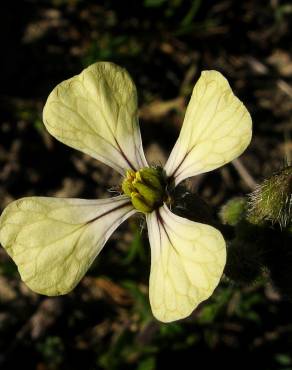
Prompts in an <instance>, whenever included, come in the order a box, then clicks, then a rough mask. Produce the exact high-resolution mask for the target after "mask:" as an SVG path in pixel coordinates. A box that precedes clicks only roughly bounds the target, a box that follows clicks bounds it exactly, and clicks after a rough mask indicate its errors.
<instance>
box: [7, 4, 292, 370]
mask: <svg viewBox="0 0 292 370" xmlns="http://www.w3.org/2000/svg"><path fill="white" fill-rule="evenodd" d="M291 40H292V3H291V2H289V1H288V0H286V1H280V0H270V1H268V0H264V1H260V0H255V1H252V0H246V1H235V0H234V1H232V0H219V1H210V0H206V1H200V0H193V1H191V0H185V1H183V0H169V1H166V0H141V1H134V0H132V1H130V0H124V1H114V0H108V1H94V0H89V1H84V0H67V1H66V0H44V1H33V0H31V1H28V0H27V1H25V0H24V1H14V2H13V1H3V3H2V4H1V12H0V45H1V58H0V63H1V64H0V65H1V74H0V208H1V210H2V209H3V208H4V207H5V206H6V205H7V204H8V203H9V202H10V201H12V200H14V199H17V198H20V197H23V196H31V195H42V196H66V197H79V198H97V197H108V196H109V195H110V194H109V193H108V189H109V188H110V187H111V186H113V185H115V184H118V183H119V181H120V179H119V176H118V175H116V174H114V173H113V172H112V171H111V169H109V168H107V167H105V166H104V165H102V164H100V163H99V162H97V161H96V160H94V159H91V158H89V157H88V156H86V155H84V154H82V153H79V152H77V151H74V150H73V149H70V148H69V147H66V146H64V145H63V144H61V143H59V142H57V141H56V140H55V139H53V138H52V137H51V136H50V135H49V134H48V133H47V132H46V130H45V128H44V126H43V124H42V108H43V105H44V103H45V100H46V98H47V96H48V94H49V93H50V91H51V90H52V88H53V87H54V86H55V85H56V84H57V83H59V82H61V81H62V80H64V79H66V78H69V77H71V76H73V75H74V74H77V73H80V71H81V70H82V69H83V68H84V67H85V66H88V65H89V64H91V63H94V62H95V61H98V60H108V61H113V62H115V63H117V64H120V65H122V66H123V67H125V68H127V70H128V71H129V72H130V74H131V75H132V77H133V79H134V81H135V82H136V85H137V89H138V94H139V106H140V123H141V131H142V137H143V143H144V146H145V151H146V155H147V158H148V159H149V161H150V162H151V163H160V162H161V163H164V161H165V158H167V156H168V154H169V152H170V150H171V148H172V146H173V144H174V142H175V140H176V138H177V135H178V132H179V129H180V126H181V124H182V121H183V116H184V112H185V109H186V105H187V102H188V99H189V97H190V93H191V91H192V88H193V86H194V83H195V81H196V80H197V78H198V77H199V75H200V71H201V70H204V69H216V70H219V71H221V72H222V73H223V74H224V75H225V76H226V77H227V78H228V80H229V81H230V84H231V86H232V87H233V89H234V91H235V92H236V94H237V96H239V98H240V99H241V100H242V101H243V102H244V103H245V104H246V106H247V108H248V109H249V111H250V113H251V115H252V118H253V123H254V135H253V140H252V143H251V145H250V146H249V148H248V149H247V150H246V152H245V153H244V155H243V156H242V157H241V158H240V159H239V161H236V162H235V163H234V164H229V165H227V166H225V167H224V168H222V169H219V170H217V171H213V172H211V173H209V174H206V175H203V176H198V177H196V178H194V179H193V180H191V181H190V186H192V187H193V188H194V189H195V190H196V191H198V193H199V194H200V195H201V196H202V197H203V198H204V200H205V201H207V202H208V203H209V204H210V205H211V206H212V207H213V208H214V212H217V211H218V210H219V208H220V206H222V205H223V204H224V202H225V201H226V200H228V199H229V198H230V197H232V196H235V195H242V194H246V193H248V192H250V191H251V190H252V189H253V187H254V184H255V183H257V182H260V181H261V180H262V179H263V178H264V177H265V176H268V175H270V174H271V173H272V172H273V171H275V170H277V169H279V168H280V167H281V166H282V165H283V164H284V163H285V162H286V161H287V160H288V161H290V156H291V148H292V141H291V138H290V136H291V134H290V131H291V129H292V118H291V117H292V114H291V113H292V43H291ZM140 228H141V220H140V219H135V218H133V219H130V220H129V221H128V222H127V223H125V224H124V225H123V226H122V227H120V228H119V229H118V231H117V232H115V233H114V235H113V236H112V238H111V240H110V241H109V242H108V243H107V245H106V247H105V249H104V250H103V252H102V254H101V255H100V257H99V258H98V259H97V260H96V262H95V263H94V265H93V266H92V268H91V269H90V271H89V273H88V274H87V275H86V277H85V278H84V279H83V280H82V282H81V283H80V284H79V285H78V287H77V288H76V289H75V290H74V291H73V292H72V293H70V294H68V295H67V296H64V297H57V298H46V297H44V296H40V295H37V294H35V293H33V292H31V291H30V290H29V289H28V288H27V287H26V286H25V285H24V284H23V283H22V282H21V281H20V279H19V275H18V272H17V269H16V267H15V265H14V263H13V262H12V261H11V260H10V259H9V257H8V256H7V254H6V253H5V251H4V249H3V248H1V250H0V369H1V370H2V369H16V368H19V367H25V369H37V370H47V369H48V370H56V369H65V370H67V369H68V370H69V369H70V370H75V369H76V370H77V369H78V370H80V369H106V370H123V369H129V370H132V369H135V370H154V369H165V368H168V367H171V366H173V367H178V366H180V367H181V368H182V369H186V370H187V369H198V368H199V369H200V368H202V367H204V368H214V367H215V366H216V367H222V368H224V369H226V370H227V369H246V368H247V367H254V368H258V369H264V370H291V369H292V320H291V312H292V306H291V303H290V302H289V300H288V299H286V298H285V297H283V296H281V295H280V294H279V293H278V292H277V291H276V290H275V289H274V288H273V287H272V286H271V285H270V284H267V283H266V282H265V281H257V282H255V283H254V284H252V285H251V286H245V287H242V286H236V285H234V284H232V283H231V282H228V281H227V279H223V281H222V283H221V285H220V286H219V287H218V289H217V290H216V293H215V294H214V295H213V296H212V297H211V298H210V299H209V300H208V301H207V302H206V303H204V304H202V305H200V307H199V309H197V310H196V311H195V312H194V313H193V315H192V316H191V317H190V318H188V319H186V320H183V321H182V322H177V323H172V324H167V325H166V324H160V323H159V322H157V321H156V320H155V319H154V318H153V316H152V314H151V311H150V308H149V302H148V276H149V268H150V258H149V257H150V253H149V245H148V241H147V234H146V232H143V233H142V234H141V233H140ZM291 283H292V282H291Z"/></svg>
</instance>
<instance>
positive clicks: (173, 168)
mask: <svg viewBox="0 0 292 370" xmlns="http://www.w3.org/2000/svg"><path fill="white" fill-rule="evenodd" d="M251 124H252V122H251V117H250V114H249V113H248V111H247V109H246V108H245V106H244V105H243V103H242V102H241V101H240V100H239V99H238V98H237V97H236V96H235V95H234V94H233V92H232V90H231V88H230V86H229V83H228V81H227V80H226V78H225V77H223V76H222V74H221V73H219V72H217V71H203V72H202V74H201V77H200V78H199V80H198V82H197V83H196V85H195V87H194V90H193V94H192V97H191V100H190V103H189V105H188V108H187V111H186V115H185V119H184V123H183V126H182V128H181V132H180V135H179V138H178V140H177V142H176V144H175V146H174V148H173V150H172V152H171V154H170V157H169V159H168V161H167V163H166V165H165V167H164V169H165V171H166V174H167V175H168V176H169V177H170V178H173V180H174V182H175V184H176V185H177V184H178V183H180V182H181V181H182V180H184V179H186V178H188V177H191V176H194V175H197V174H200V173H204V172H208V171H211V170H214V169H215V168H218V167H221V166H223V165H224V164H226V163H228V162H230V161H232V160H233V159H235V158H236V157H238V156H239V155H240V154H241V153H242V152H243V151H244V150H245V149H246V147H247V146H248V144H249V143H250V140H251V134H252V127H251Z"/></svg>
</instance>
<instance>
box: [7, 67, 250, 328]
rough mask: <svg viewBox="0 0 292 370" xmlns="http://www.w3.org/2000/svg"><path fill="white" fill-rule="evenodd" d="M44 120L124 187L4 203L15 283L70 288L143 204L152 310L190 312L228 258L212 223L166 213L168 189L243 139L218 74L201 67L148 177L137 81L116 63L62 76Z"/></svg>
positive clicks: (166, 315)
mask: <svg viewBox="0 0 292 370" xmlns="http://www.w3.org/2000/svg"><path fill="white" fill-rule="evenodd" d="M43 118H44V123H45V126H46V128H47V129H48V131H49V132H50V133H51V134H52V135H53V136H54V137H55V138H57V139H58V140H60V141H61V142H63V143H65V144H67V145H69V146H71V147H73V148H75V149H78V150H81V151H82V152H84V153H87V154H88V155H90V156H92V157H94V158H96V159H98V160H100V161H102V162H103V163H105V164H107V165H109V166H111V167H112V168H113V169H115V170H116V171H118V172H119V173H120V174H121V175H122V176H124V177H125V178H124V181H123V191H124V194H123V195H120V196H117V197H114V198H111V199H102V200H84V199H64V198H62V199H61V198H45V197H29V198H22V199H20V200H16V201H14V202H12V203H11V204H10V205H9V206H8V207H7V208H6V209H5V210H4V212H3V214H2V215H1V218H0V241H1V244H2V245H3V246H4V247H5V248H6V250H7V252H8V253H9V255H10V256H11V257H12V258H13V260H14V261H15V263H16V264H17V266H18V269H19V273H20V275H21V278H22V279H23V281H24V282H25V283H26V284H27V285H28V286H29V287H30V288H31V289H32V290H34V291H36V292H38V293H41V294H45V295H49V296H52V295H59V294H66V293H68V292H69V291H70V290H72V289H73V288H74V287H75V286H76V284H77V283H78V282H79V281H80V279H81V278H82V277H83V276H84V274H85V273H86V271H87V270H88V268H89V266H90V265H91V263H92V262H93V260H94V259H95V257H96V256H97V255H98V254H99V252H100V251H101V250H102V248H103V246H104V244H105V242H106V241H107V240H108V238H109V237H110V235H111V234H112V233H113V231H114V230H115V229H116V228H117V227H118V226H119V225H120V224H121V223H122V222H123V221H124V220H126V219H127V218H128V217H130V216H131V215H133V214H134V213H136V212H139V211H140V212H141V211H142V212H144V213H145V215H146V221H147V225H148V233H149V240H150V245H151V272H150V286H149V295H150V303H151V308H152V311H153V314H154V316H155V317H156V318H157V319H158V320H160V321H163V322H170V321H174V320H178V319H181V318H184V317H186V316H188V315H189V314H190V313H191V312H192V311H193V310H194V309H195V308H196V307H197V305H198V304H199V303H200V302H202V301H203V300H205V299H207V298H208V297H209V296H210V295H211V294H212V293H213V291H214V289H215V287H216V286H217V284H218V282H219V280H220V278H221V275H222V273H223V269H224V265H225V261H226V250H225V242H224V239H223V237H222V235H221V233H220V232H219V231H218V230H217V229H215V228H214V227H212V226H209V225H206V224H201V223H197V222H193V221H190V220H188V219H185V218H182V217H179V216H177V215H175V214H173V213H172V212H171V211H170V209H169V208H168V206H167V201H166V199H167V190H166V189H167V188H169V187H172V186H173V187H174V186H176V185H177V184H179V183H180V182H181V181H182V180H184V179H186V178H188V177H191V176H194V175H197V174H200V173H203V172H207V171H211V170H213V169H215V168H218V167H220V166H223V165H224V164H225V163H228V162H230V161H231V160H233V159H234V158H236V157H237V156H239V155H240V154H241V153H242V152H243V151H244V150H245V148H246V147H247V145H248V144H249V142H250V139H251V118H250V115H249V113H248V111H247V110H246V108H245V106H244V105H243V104H242V103H241V102H240V100H239V99H238V98H237V97H235V96H234V95H233V93H232V90H231V88H230V86H229V84H228V82H227V80H226V79H225V78H224V77H223V76H222V75H221V74H220V73H219V72H216V71H204V72H202V75H201V77H200V79H199V80H198V82H197V84H196V85H195V87H194V91H193V94H192V97H191V100H190V103H189V106H188V108H187V111H186V116H185V119H184V123H183V126H182V129H181V132H180V135H179V138H178V140H177V142H176V144H175V146H174V148H173V150H172V152H171V154H170V157H169V159H168V161H167V163H166V165H165V166H164V171H161V170H158V169H156V170H155V169H154V170H153V173H150V175H149V173H148V172H147V167H149V166H148V164H147V161H146V159H145V156H144V153H143V148H142V142H141V136H140V130H139V125H138V115H137V94H136V88H135V85H134V83H133V81H132V79H131V78H130V76H129V75H128V73H127V72H126V71H125V70H124V69H122V68H120V67H118V66H116V65H114V64H112V63H106V62H103V63H96V64H93V65H91V66H90V67H88V68H86V69H85V70H84V71H83V72H82V73H81V74H80V75H78V76H75V77H73V78H71V79H69V80H66V81H64V82H62V83H61V84H59V85H58V86H57V87H56V88H55V89H54V90H53V91H52V93H51V94H50V96H49V98H48V100H47V103H46V105H45V108H44V115H43ZM145 170H146V171H145ZM143 171H144V172H143ZM155 171H157V172H155ZM150 172H151V171H150ZM148 175H149V176H150V177H149V176H148ZM147 176H148V178H147Z"/></svg>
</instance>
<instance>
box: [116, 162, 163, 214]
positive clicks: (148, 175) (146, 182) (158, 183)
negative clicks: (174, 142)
mask: <svg viewBox="0 0 292 370" xmlns="http://www.w3.org/2000/svg"><path fill="white" fill-rule="evenodd" d="M165 188H166V180H165V176H164V175H163V170H162V168H159V167H157V168H153V167H145V168H141V169H140V170H139V171H137V172H135V171H133V170H128V171H127V172H126V176H125V178H124V180H123V182H122V190H123V192H124V193H125V194H126V195H128V196H129V197H130V198H131V200H132V204H133V206H134V207H135V208H136V209H137V210H138V211H141V212H143V213H149V212H152V211H153V210H154V209H156V208H158V207H160V206H161V205H162V204H163V201H164V200H165V198H166V190H165Z"/></svg>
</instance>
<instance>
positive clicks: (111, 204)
mask: <svg viewBox="0 0 292 370" xmlns="http://www.w3.org/2000/svg"><path fill="white" fill-rule="evenodd" d="M135 212H136V211H135V210H134V208H133V206H132V204H131V202H130V201H129V198H128V197H126V196H118V197H114V198H110V199H102V200H85V199H65V198H45V197H31V198H22V199H19V200H16V201H14V202H12V203H11V204H10V205H9V206H8V207H7V208H6V209H5V210H4V212H3V213H2V215H1V217H0V242H1V244H2V245H3V247H4V248H5V249H6V250H7V252H8V254H9V255H10V256H11V257H12V259H13V260H14V262H15V263H16V265H17V267H18V270H19V273H20V275H21V278H22V280H23V281H24V282H25V283H26V284H27V285H28V286H29V287H30V288H31V289H32V290H34V291H35V292H37V293H41V294H45V295H49V296H51V295H59V294H65V293H68V292H69V291H70V290H72V289H73V288H74V287H75V286H76V284H77V283H78V282H79V281H80V279H81V278H82V277H83V276H84V274H85V273H86V271H87V270H88V268H89V267H90V265H91V263H92V262H93V260H94V259H95V257H96V256H97V255H98V254H99V252H100V251H101V250H102V248H103V246H104V244H105V242H106V241H107V240H108V238H109V237H110V236H111V234H112V233H113V232H114V230H115V229H116V228H117V227H118V226H119V225H120V224H121V223H122V222H123V221H124V220H125V219H127V218H128V217H130V216H131V215H132V214H134V213H135Z"/></svg>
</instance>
